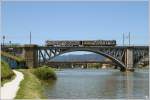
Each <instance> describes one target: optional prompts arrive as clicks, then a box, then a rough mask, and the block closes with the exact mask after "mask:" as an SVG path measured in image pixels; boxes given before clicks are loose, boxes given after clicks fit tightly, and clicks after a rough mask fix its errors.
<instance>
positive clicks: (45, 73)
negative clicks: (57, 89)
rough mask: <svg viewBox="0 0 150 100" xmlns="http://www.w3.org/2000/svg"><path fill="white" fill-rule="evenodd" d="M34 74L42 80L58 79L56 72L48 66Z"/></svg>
mask: <svg viewBox="0 0 150 100" xmlns="http://www.w3.org/2000/svg"><path fill="white" fill-rule="evenodd" d="M33 73H34V74H35V75H36V76H37V77H38V78H39V79H42V80H48V79H54V80H56V79H57V77H56V73H55V71H54V70H53V69H52V68H50V67H47V66H43V67H39V68H36V69H34V71H33Z"/></svg>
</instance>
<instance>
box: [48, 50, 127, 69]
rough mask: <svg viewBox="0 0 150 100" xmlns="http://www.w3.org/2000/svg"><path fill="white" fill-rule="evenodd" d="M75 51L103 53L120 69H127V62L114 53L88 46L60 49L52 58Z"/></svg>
mask: <svg viewBox="0 0 150 100" xmlns="http://www.w3.org/2000/svg"><path fill="white" fill-rule="evenodd" d="M74 51H89V52H93V53H96V54H99V55H102V56H104V57H106V58H109V59H111V60H112V61H113V62H114V63H116V64H117V65H118V67H120V69H126V67H125V64H124V63H123V62H122V61H120V60H119V59H117V58H115V57H113V56H112V55H109V54H107V53H104V52H103V51H100V50H98V49H88V48H73V49H66V50H60V51H59V53H58V54H55V55H54V56H53V57H51V59H53V58H55V57H56V56H59V55H62V54H65V53H68V52H74ZM51 59H49V60H48V61H50V60H51Z"/></svg>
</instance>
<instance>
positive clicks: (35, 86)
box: [15, 69, 46, 99]
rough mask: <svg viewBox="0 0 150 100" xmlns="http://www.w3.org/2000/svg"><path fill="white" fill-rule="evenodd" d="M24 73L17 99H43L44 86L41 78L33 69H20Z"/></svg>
mask: <svg viewBox="0 0 150 100" xmlns="http://www.w3.org/2000/svg"><path fill="white" fill-rule="evenodd" d="M18 71H20V72H22V73H23V74H24V80H23V81H21V84H20V88H19V90H18V92H17V95H16V97H15V99H35V98H36V99H43V98H46V97H45V96H44V94H43V86H42V84H41V82H40V80H39V79H38V78H37V77H36V76H35V75H34V74H33V73H32V69H19V70H18Z"/></svg>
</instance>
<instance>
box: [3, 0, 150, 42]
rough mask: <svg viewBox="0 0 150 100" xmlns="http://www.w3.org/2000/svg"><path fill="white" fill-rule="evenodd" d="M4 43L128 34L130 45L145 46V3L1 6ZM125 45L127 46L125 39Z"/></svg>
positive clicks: (146, 32)
mask: <svg viewBox="0 0 150 100" xmlns="http://www.w3.org/2000/svg"><path fill="white" fill-rule="evenodd" d="M1 8H2V34H3V35H5V36H6V41H7V42H8V41H10V40H11V41H12V42H15V43H22V44H27V43H29V32H30V31H31V32H32V43H36V44H40V45H41V44H44V42H45V40H76V39H77V40H85V39H86V40H88V39H90V40H96V39H110V40H112V39H115V40H117V43H118V44H122V33H123V32H124V33H126V36H127V35H128V32H131V44H137V45H141V44H148V36H149V35H148V2H147V1H144V2H3V3H2V7H1ZM126 43H128V41H127V39H126Z"/></svg>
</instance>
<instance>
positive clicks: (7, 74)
mask: <svg viewBox="0 0 150 100" xmlns="http://www.w3.org/2000/svg"><path fill="white" fill-rule="evenodd" d="M13 75H14V72H13V71H12V70H11V68H10V67H9V65H8V64H7V63H6V62H4V61H1V79H2V80H4V79H10V78H12V77H13Z"/></svg>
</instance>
